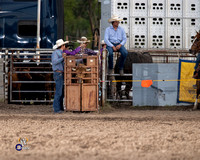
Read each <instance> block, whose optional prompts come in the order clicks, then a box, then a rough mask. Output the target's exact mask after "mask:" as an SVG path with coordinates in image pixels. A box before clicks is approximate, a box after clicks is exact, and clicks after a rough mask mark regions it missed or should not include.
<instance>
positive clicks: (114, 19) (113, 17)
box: [108, 15, 123, 23]
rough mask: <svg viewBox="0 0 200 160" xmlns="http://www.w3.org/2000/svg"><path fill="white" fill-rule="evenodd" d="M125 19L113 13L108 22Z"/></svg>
mask: <svg viewBox="0 0 200 160" xmlns="http://www.w3.org/2000/svg"><path fill="white" fill-rule="evenodd" d="M122 20H123V19H120V18H119V17H118V16H116V15H113V16H112V17H111V18H110V19H109V20H108V22H109V23H111V22H114V21H118V22H119V21H122Z"/></svg>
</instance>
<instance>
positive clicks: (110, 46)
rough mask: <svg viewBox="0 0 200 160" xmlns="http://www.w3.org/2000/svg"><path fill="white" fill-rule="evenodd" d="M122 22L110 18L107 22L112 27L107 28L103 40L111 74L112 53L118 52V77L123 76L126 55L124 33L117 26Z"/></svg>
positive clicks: (118, 19)
mask: <svg viewBox="0 0 200 160" xmlns="http://www.w3.org/2000/svg"><path fill="white" fill-rule="evenodd" d="M120 21H122V19H120V18H119V17H118V16H116V15H114V16H112V17H111V18H110V19H109V20H108V22H109V23H111V24H112V26H110V27H107V28H106V31H105V35H104V40H105V42H106V44H107V47H106V48H107V50H108V52H109V56H108V67H109V73H110V74H111V73H113V52H117V51H118V52H120V53H121V57H120V63H119V66H118V67H119V72H120V75H123V74H124V70H123V68H124V63H125V60H126V56H127V54H128V52H127V50H126V48H125V47H124V45H125V43H126V33H125V31H124V29H123V28H122V27H120V26H119V22H120Z"/></svg>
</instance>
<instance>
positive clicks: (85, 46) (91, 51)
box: [77, 36, 96, 55]
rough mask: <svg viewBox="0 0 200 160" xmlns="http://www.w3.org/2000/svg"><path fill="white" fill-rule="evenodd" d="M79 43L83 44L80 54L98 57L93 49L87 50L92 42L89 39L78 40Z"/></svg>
mask: <svg viewBox="0 0 200 160" xmlns="http://www.w3.org/2000/svg"><path fill="white" fill-rule="evenodd" d="M77 42H78V43H80V44H83V45H82V46H81V51H80V52H79V53H82V54H88V55H96V52H94V51H93V50H92V49H89V48H87V45H88V44H89V43H90V40H88V39H87V37H84V36H83V37H81V39H80V40H77Z"/></svg>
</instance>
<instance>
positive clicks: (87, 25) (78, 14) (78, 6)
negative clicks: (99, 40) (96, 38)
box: [64, 0, 100, 40]
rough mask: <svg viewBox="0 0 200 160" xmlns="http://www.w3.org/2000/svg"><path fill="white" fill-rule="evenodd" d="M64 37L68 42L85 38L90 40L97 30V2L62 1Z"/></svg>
mask: <svg viewBox="0 0 200 160" xmlns="http://www.w3.org/2000/svg"><path fill="white" fill-rule="evenodd" d="M64 14H65V28H64V30H65V35H68V36H69V39H70V40H77V39H79V38H80V37H81V36H86V37H87V38H88V39H90V40H92V39H93V37H92V35H93V31H94V29H95V28H99V20H100V5H99V2H98V0H64Z"/></svg>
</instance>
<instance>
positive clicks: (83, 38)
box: [77, 36, 90, 43]
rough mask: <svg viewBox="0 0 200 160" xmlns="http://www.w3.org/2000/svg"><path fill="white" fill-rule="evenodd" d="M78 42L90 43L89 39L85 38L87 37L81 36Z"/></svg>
mask: <svg viewBox="0 0 200 160" xmlns="http://www.w3.org/2000/svg"><path fill="white" fill-rule="evenodd" d="M77 42H78V43H90V40H88V39H87V37H84V36H83V37H81V39H80V40H77Z"/></svg>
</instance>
